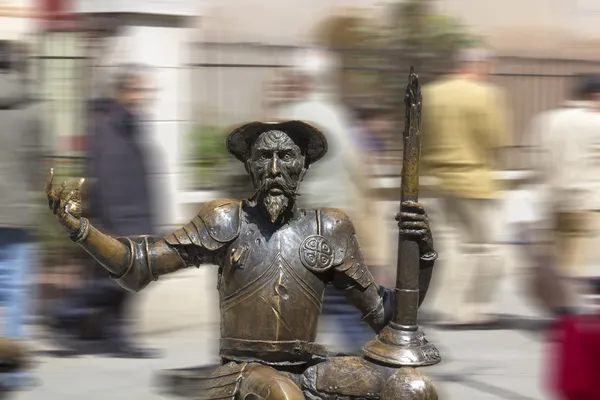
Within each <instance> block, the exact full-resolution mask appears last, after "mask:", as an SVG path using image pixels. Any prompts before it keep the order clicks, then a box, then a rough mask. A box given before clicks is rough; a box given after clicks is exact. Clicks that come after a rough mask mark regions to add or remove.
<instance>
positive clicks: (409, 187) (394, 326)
mask: <svg viewBox="0 0 600 400" xmlns="http://www.w3.org/2000/svg"><path fill="white" fill-rule="evenodd" d="M421 100H422V99H421V87H420V85H419V77H418V75H417V74H415V71H414V68H413V67H411V69H410V74H409V76H408V85H407V87H406V93H405V96H404V105H405V121H404V132H403V139H404V158H403V160H402V183H401V188H400V192H401V193H400V204H402V202H404V201H418V200H419V156H420V151H421V146H420V138H419V135H420V128H421V105H422V101H421ZM419 267H420V254H419V245H418V243H416V242H415V241H413V240H408V239H407V238H404V237H403V235H401V234H400V235H399V237H398V261H397V272H396V289H395V293H396V299H395V310H394V315H393V318H392V320H391V321H390V322H389V323H388V325H387V326H386V327H385V328H383V329H382V331H381V332H380V333H379V335H377V337H376V338H375V339H373V340H371V341H370V342H369V343H367V344H366V345H365V347H364V348H363V351H364V355H365V357H367V358H370V359H372V360H375V361H378V362H381V363H385V364H388V365H391V366H395V367H402V366H412V367H416V366H425V365H433V364H437V363H438V362H440V360H441V358H440V354H439V352H438V350H437V349H436V348H435V346H434V345H433V344H432V343H430V342H428V341H427V339H426V338H425V334H424V333H423V331H422V330H421V329H420V328H419V326H418V309H419V273H420V269H419Z"/></svg>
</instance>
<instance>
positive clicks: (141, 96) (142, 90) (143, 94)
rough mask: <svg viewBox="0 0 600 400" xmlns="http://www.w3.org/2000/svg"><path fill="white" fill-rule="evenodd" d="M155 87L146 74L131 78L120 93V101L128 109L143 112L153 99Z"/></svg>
mask: <svg viewBox="0 0 600 400" xmlns="http://www.w3.org/2000/svg"><path fill="white" fill-rule="evenodd" d="M152 93H154V88H153V87H152V82H151V81H150V79H149V78H148V77H147V76H145V75H139V76H136V77H134V78H131V79H130V80H129V82H128V83H127V85H126V87H125V88H124V89H123V91H122V92H121V95H120V102H121V103H122V104H123V105H124V106H125V107H126V108H128V109H131V110H134V111H137V112H143V111H145V109H146V107H147V106H148V105H149V103H150V101H151V100H152Z"/></svg>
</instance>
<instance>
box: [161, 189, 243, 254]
mask: <svg viewBox="0 0 600 400" xmlns="http://www.w3.org/2000/svg"><path fill="white" fill-rule="evenodd" d="M241 225H242V207H241V202H240V201H236V200H229V199H220V200H213V201H211V202H208V203H206V204H204V205H203V206H202V207H201V208H200V211H199V212H198V215H197V216H195V217H194V218H193V219H192V221H191V222H189V223H188V224H187V225H185V226H184V227H183V228H181V229H178V230H176V231H175V232H173V233H171V234H169V235H167V236H165V241H166V242H167V243H168V244H170V245H173V246H177V245H192V244H193V245H196V246H200V247H202V248H205V249H207V250H209V251H216V250H218V249H220V248H221V247H223V246H224V245H225V244H227V243H230V242H231V241H233V240H234V239H235V238H236V237H237V236H238V235H239V234H240V229H241Z"/></svg>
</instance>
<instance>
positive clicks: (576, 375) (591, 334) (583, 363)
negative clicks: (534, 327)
mask: <svg viewBox="0 0 600 400" xmlns="http://www.w3.org/2000/svg"><path fill="white" fill-rule="evenodd" d="M551 340H552V348H553V351H552V352H551V354H552V357H553V360H552V363H551V364H550V365H551V368H552V372H551V382H550V386H551V388H552V390H553V391H554V392H555V393H556V394H558V395H559V396H560V398H561V399H564V400H600V316H595V315H594V316H589V315H587V316H586V315H569V316H563V317H561V318H560V319H559V321H558V322H557V323H556V325H555V326H554V328H553V330H552V338H551Z"/></svg>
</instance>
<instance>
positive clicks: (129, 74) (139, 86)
mask: <svg viewBox="0 0 600 400" xmlns="http://www.w3.org/2000/svg"><path fill="white" fill-rule="evenodd" d="M113 90H114V97H113V98H106V99H99V100H95V101H94V102H93V106H92V110H91V113H90V115H91V130H92V134H91V137H90V142H89V146H90V147H89V160H90V161H89V164H88V166H87V168H88V172H87V176H88V177H89V178H91V179H90V182H89V188H88V191H89V193H90V195H89V196H90V209H89V210H88V211H89V217H90V220H92V221H94V224H96V225H97V226H99V227H101V228H102V229H104V230H105V231H106V232H109V233H110V234H112V235H115V236H119V237H124V236H132V235H142V234H148V233H149V232H153V231H154V224H153V215H154V212H153V211H154V206H153V201H152V200H153V199H152V198H151V191H150V189H149V186H150V183H149V169H148V168H149V165H148V163H149V161H150V160H148V158H147V155H146V152H145V150H144V146H143V145H142V140H143V132H142V123H141V117H142V116H143V113H144V112H145V106H146V105H147V103H148V101H149V100H150V96H149V95H150V93H151V91H152V82H151V80H150V75H149V73H148V71H146V69H145V68H144V67H142V66H138V65H123V66H120V67H118V68H117V72H116V75H115V80H114V87H113ZM90 262H91V263H92V264H93V269H94V271H95V272H96V273H94V274H93V276H92V277H91V279H89V280H88V282H87V283H86V284H85V285H84V286H83V287H81V288H78V289H77V290H76V292H75V293H73V295H72V296H69V297H67V298H66V299H65V301H63V302H62V304H61V305H60V307H59V308H58V310H57V315H56V320H57V327H58V328H61V329H63V330H64V331H66V332H69V333H71V334H74V336H75V337H77V338H80V339H81V338H84V336H85V333H86V331H87V326H88V324H89V323H92V324H93V325H94V328H95V329H97V330H99V332H97V337H95V338H94V339H98V340H100V341H101V342H103V343H104V344H105V346H104V347H103V348H104V351H105V352H108V353H111V354H115V355H118V356H123V357H132V358H147V357H154V356H155V355H156V352H155V351H152V350H151V349H146V348H143V347H140V346H137V345H136V344H135V343H134V339H133V338H132V335H131V332H130V330H131V329H130V326H129V325H130V324H129V319H128V318H127V314H126V311H127V310H126V307H127V306H128V305H129V304H130V300H131V299H132V294H131V293H130V292H128V291H126V290H125V289H123V288H121V287H120V286H119V285H117V284H116V283H115V282H114V281H113V280H112V279H111V278H109V277H108V276H106V274H105V272H104V271H103V269H102V267H101V266H100V265H99V264H97V263H96V262H95V261H93V260H92V261H90Z"/></svg>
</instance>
